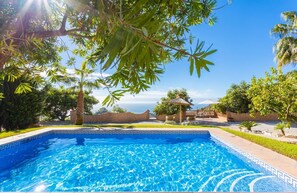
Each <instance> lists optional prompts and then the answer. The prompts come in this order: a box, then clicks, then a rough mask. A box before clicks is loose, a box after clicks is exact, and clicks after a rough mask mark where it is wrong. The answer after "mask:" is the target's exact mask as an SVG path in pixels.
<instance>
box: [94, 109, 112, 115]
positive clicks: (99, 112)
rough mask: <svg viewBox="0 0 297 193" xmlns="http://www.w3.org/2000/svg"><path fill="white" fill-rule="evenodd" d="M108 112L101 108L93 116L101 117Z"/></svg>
mask: <svg viewBox="0 0 297 193" xmlns="http://www.w3.org/2000/svg"><path fill="white" fill-rule="evenodd" d="M108 112H109V111H108V110H107V108H105V107H101V108H100V109H99V110H98V111H96V112H95V113H94V114H95V115H101V114H104V113H108Z"/></svg>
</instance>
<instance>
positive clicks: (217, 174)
mask: <svg viewBox="0 0 297 193" xmlns="http://www.w3.org/2000/svg"><path fill="white" fill-rule="evenodd" d="M0 191H1V192H3V191H22V192H28V191H48V192H54V191H55V192H60V191H63V192H68V191H72V192H83V191H85V192H89V191H109V192H110V191H143V192H144V191H184V192H190V191H204V192H209V191H223V192H229V191H230V192H232V191H255V192H293V191H297V189H296V188H294V187H293V186H292V185H290V184H287V183H285V182H284V181H282V180H281V179H279V178H278V177H277V176H275V175H273V174H271V173H269V172H267V171H266V170H264V169H263V168H262V167H260V166H259V165H257V164H255V163H254V162H252V161H251V160H249V159H247V158H245V157H244V156H242V155H240V154H238V153H237V152H236V151H234V150H233V149H231V148H229V147H227V146H225V145H224V144H223V143H221V142H220V141H218V140H216V139H214V138H213V137H212V136H211V135H210V134H209V133H208V132H202V133H197V132H196V133H171V134H164V133H161V134H160V133H154V134H146V133H138V134H129V133H121V134H82V133H80V134H69V133H63V132H61V133H55V134H54V133H49V134H47V135H43V136H40V137H37V138H36V139H27V140H24V141H22V142H18V143H15V144H12V145H10V146H9V147H8V148H2V150H1V151H0Z"/></svg>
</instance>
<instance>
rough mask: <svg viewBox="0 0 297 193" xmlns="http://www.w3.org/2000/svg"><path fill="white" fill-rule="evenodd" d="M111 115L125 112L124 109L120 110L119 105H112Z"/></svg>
mask: <svg viewBox="0 0 297 193" xmlns="http://www.w3.org/2000/svg"><path fill="white" fill-rule="evenodd" d="M112 112H113V113H126V112H127V110H126V109H124V108H121V107H120V106H119V105H114V106H113V108H112Z"/></svg>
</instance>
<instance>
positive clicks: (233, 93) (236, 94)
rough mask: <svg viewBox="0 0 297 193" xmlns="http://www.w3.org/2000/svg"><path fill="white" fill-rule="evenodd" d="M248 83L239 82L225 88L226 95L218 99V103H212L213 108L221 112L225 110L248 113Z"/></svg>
mask: <svg viewBox="0 0 297 193" xmlns="http://www.w3.org/2000/svg"><path fill="white" fill-rule="evenodd" d="M249 88H250V85H249V84H248V83H246V82H245V81H242V82H241V83H240V84H238V85H236V84H233V85H231V87H230V88H229V89H228V90H227V93H226V95H225V96H224V97H223V98H220V99H219V102H220V103H218V104H215V105H212V106H213V108H214V109H215V110H217V111H218V112H221V113H226V111H230V112H234V113H248V112H249V105H250V104H251V100H250V99H249V98H248V95H247V90H248V89H249Z"/></svg>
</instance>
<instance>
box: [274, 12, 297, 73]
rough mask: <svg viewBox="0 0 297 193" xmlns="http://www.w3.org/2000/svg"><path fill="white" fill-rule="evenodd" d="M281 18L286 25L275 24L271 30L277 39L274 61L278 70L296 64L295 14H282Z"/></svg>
mask: <svg viewBox="0 0 297 193" xmlns="http://www.w3.org/2000/svg"><path fill="white" fill-rule="evenodd" d="M282 18H283V19H284V21H285V22H286V23H282V24H277V25H275V26H274V28H273V29H272V33H273V34H274V35H275V36H277V37H278V38H279V40H278V42H277V43H276V45H275V53H276V55H275V59H276V60H277V65H278V67H279V68H281V67H282V66H284V65H287V64H294V65H296V63H297V12H295V11H287V12H283V13H282Z"/></svg>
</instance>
